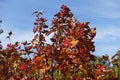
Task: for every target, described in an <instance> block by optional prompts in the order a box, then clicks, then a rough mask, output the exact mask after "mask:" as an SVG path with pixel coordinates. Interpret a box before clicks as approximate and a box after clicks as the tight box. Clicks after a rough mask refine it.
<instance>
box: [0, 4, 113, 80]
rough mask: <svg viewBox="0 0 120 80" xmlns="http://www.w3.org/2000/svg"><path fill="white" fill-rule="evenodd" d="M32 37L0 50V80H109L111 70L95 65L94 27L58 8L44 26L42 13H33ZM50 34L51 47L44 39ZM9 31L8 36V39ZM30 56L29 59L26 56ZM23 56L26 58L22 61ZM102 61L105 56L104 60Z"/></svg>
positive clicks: (98, 64) (68, 11) (64, 9)
mask: <svg viewBox="0 0 120 80" xmlns="http://www.w3.org/2000/svg"><path fill="white" fill-rule="evenodd" d="M34 14H36V20H35V22H34V24H35V27H34V28H33V32H34V38H33V39H32V40H31V41H30V42H28V41H23V42H16V43H14V44H13V43H11V42H9V43H8V44H7V47H6V48H5V49H3V47H0V76H1V77H0V79H1V80H22V79H25V80H102V79H104V80H110V79H111V78H113V79H114V76H112V75H113V72H112V71H111V68H110V69H108V68H106V66H104V65H103V64H101V63H96V64H94V63H95V62H96V56H95V55H93V54H91V53H93V52H94V51H95V46H94V41H93V38H94V37H95V35H96V28H90V27H89V22H82V23H81V22H79V21H77V19H76V18H75V17H74V15H73V14H72V12H71V10H70V9H69V8H68V7H67V6H65V5H62V6H61V9H60V11H59V12H58V13H56V14H55V15H54V17H53V20H52V23H51V24H52V25H51V26H52V27H50V28H49V27H48V25H47V24H46V22H47V20H46V19H45V18H43V17H41V15H40V14H43V11H42V12H35V13H34ZM51 34H52V35H53V36H52V37H51V38H50V40H51V42H52V43H51V44H49V43H47V42H46V40H45V37H46V36H49V35H51ZM11 35H12V32H9V33H8V36H7V37H6V38H8V39H9V41H10V39H11V38H10V37H11ZM31 54H33V57H30V55H31ZM23 55H28V57H26V58H24V57H22V56H23ZM104 59H106V57H105V58H104Z"/></svg>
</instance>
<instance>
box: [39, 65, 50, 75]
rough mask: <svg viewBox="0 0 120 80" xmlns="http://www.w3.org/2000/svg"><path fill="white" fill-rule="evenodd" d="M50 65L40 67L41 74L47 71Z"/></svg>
mask: <svg viewBox="0 0 120 80" xmlns="http://www.w3.org/2000/svg"><path fill="white" fill-rule="evenodd" d="M49 69H50V66H45V67H44V68H43V69H39V74H43V73H45V71H47V70H49Z"/></svg>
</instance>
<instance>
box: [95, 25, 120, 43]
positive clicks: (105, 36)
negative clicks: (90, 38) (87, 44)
mask: <svg viewBox="0 0 120 80" xmlns="http://www.w3.org/2000/svg"><path fill="white" fill-rule="evenodd" d="M118 39H120V29H119V27H106V28H105V27H104V28H102V29H99V30H98V31H97V34H96V37H95V41H99V42H107V41H113V40H118Z"/></svg>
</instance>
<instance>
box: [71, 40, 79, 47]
mask: <svg viewBox="0 0 120 80" xmlns="http://www.w3.org/2000/svg"><path fill="white" fill-rule="evenodd" d="M70 43H71V44H72V45H73V46H75V45H77V44H78V40H75V39H74V38H72V40H71V42H70Z"/></svg>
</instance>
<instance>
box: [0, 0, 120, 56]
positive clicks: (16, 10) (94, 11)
mask: <svg viewBox="0 0 120 80" xmlns="http://www.w3.org/2000/svg"><path fill="white" fill-rule="evenodd" d="M119 3H120V0H74V1H73V0H0V19H2V21H3V22H2V24H1V26H2V29H4V33H3V34H1V35H0V40H2V41H3V44H5V43H6V42H8V40H6V39H5V37H6V35H7V33H8V32H9V31H12V32H13V36H12V41H13V42H14V41H23V40H30V39H31V38H32V37H33V33H32V28H33V27H34V24H33V23H34V19H35V16H33V15H32V13H33V12H34V11H39V10H44V11H45V14H44V15H43V17H45V18H46V19H47V20H48V22H47V24H48V25H50V22H51V20H52V18H53V15H54V14H55V13H57V12H58V11H59V10H60V6H61V5H62V4H65V5H67V6H68V7H69V8H70V9H71V11H72V13H73V14H74V16H75V17H76V18H77V20H78V21H80V22H84V21H89V22H90V27H96V28H97V35H96V37H95V39H94V41H95V46H96V52H94V54H96V55H103V54H109V55H110V56H111V55H112V54H114V53H115V52H116V51H117V50H119V49H120V5H119Z"/></svg>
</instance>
